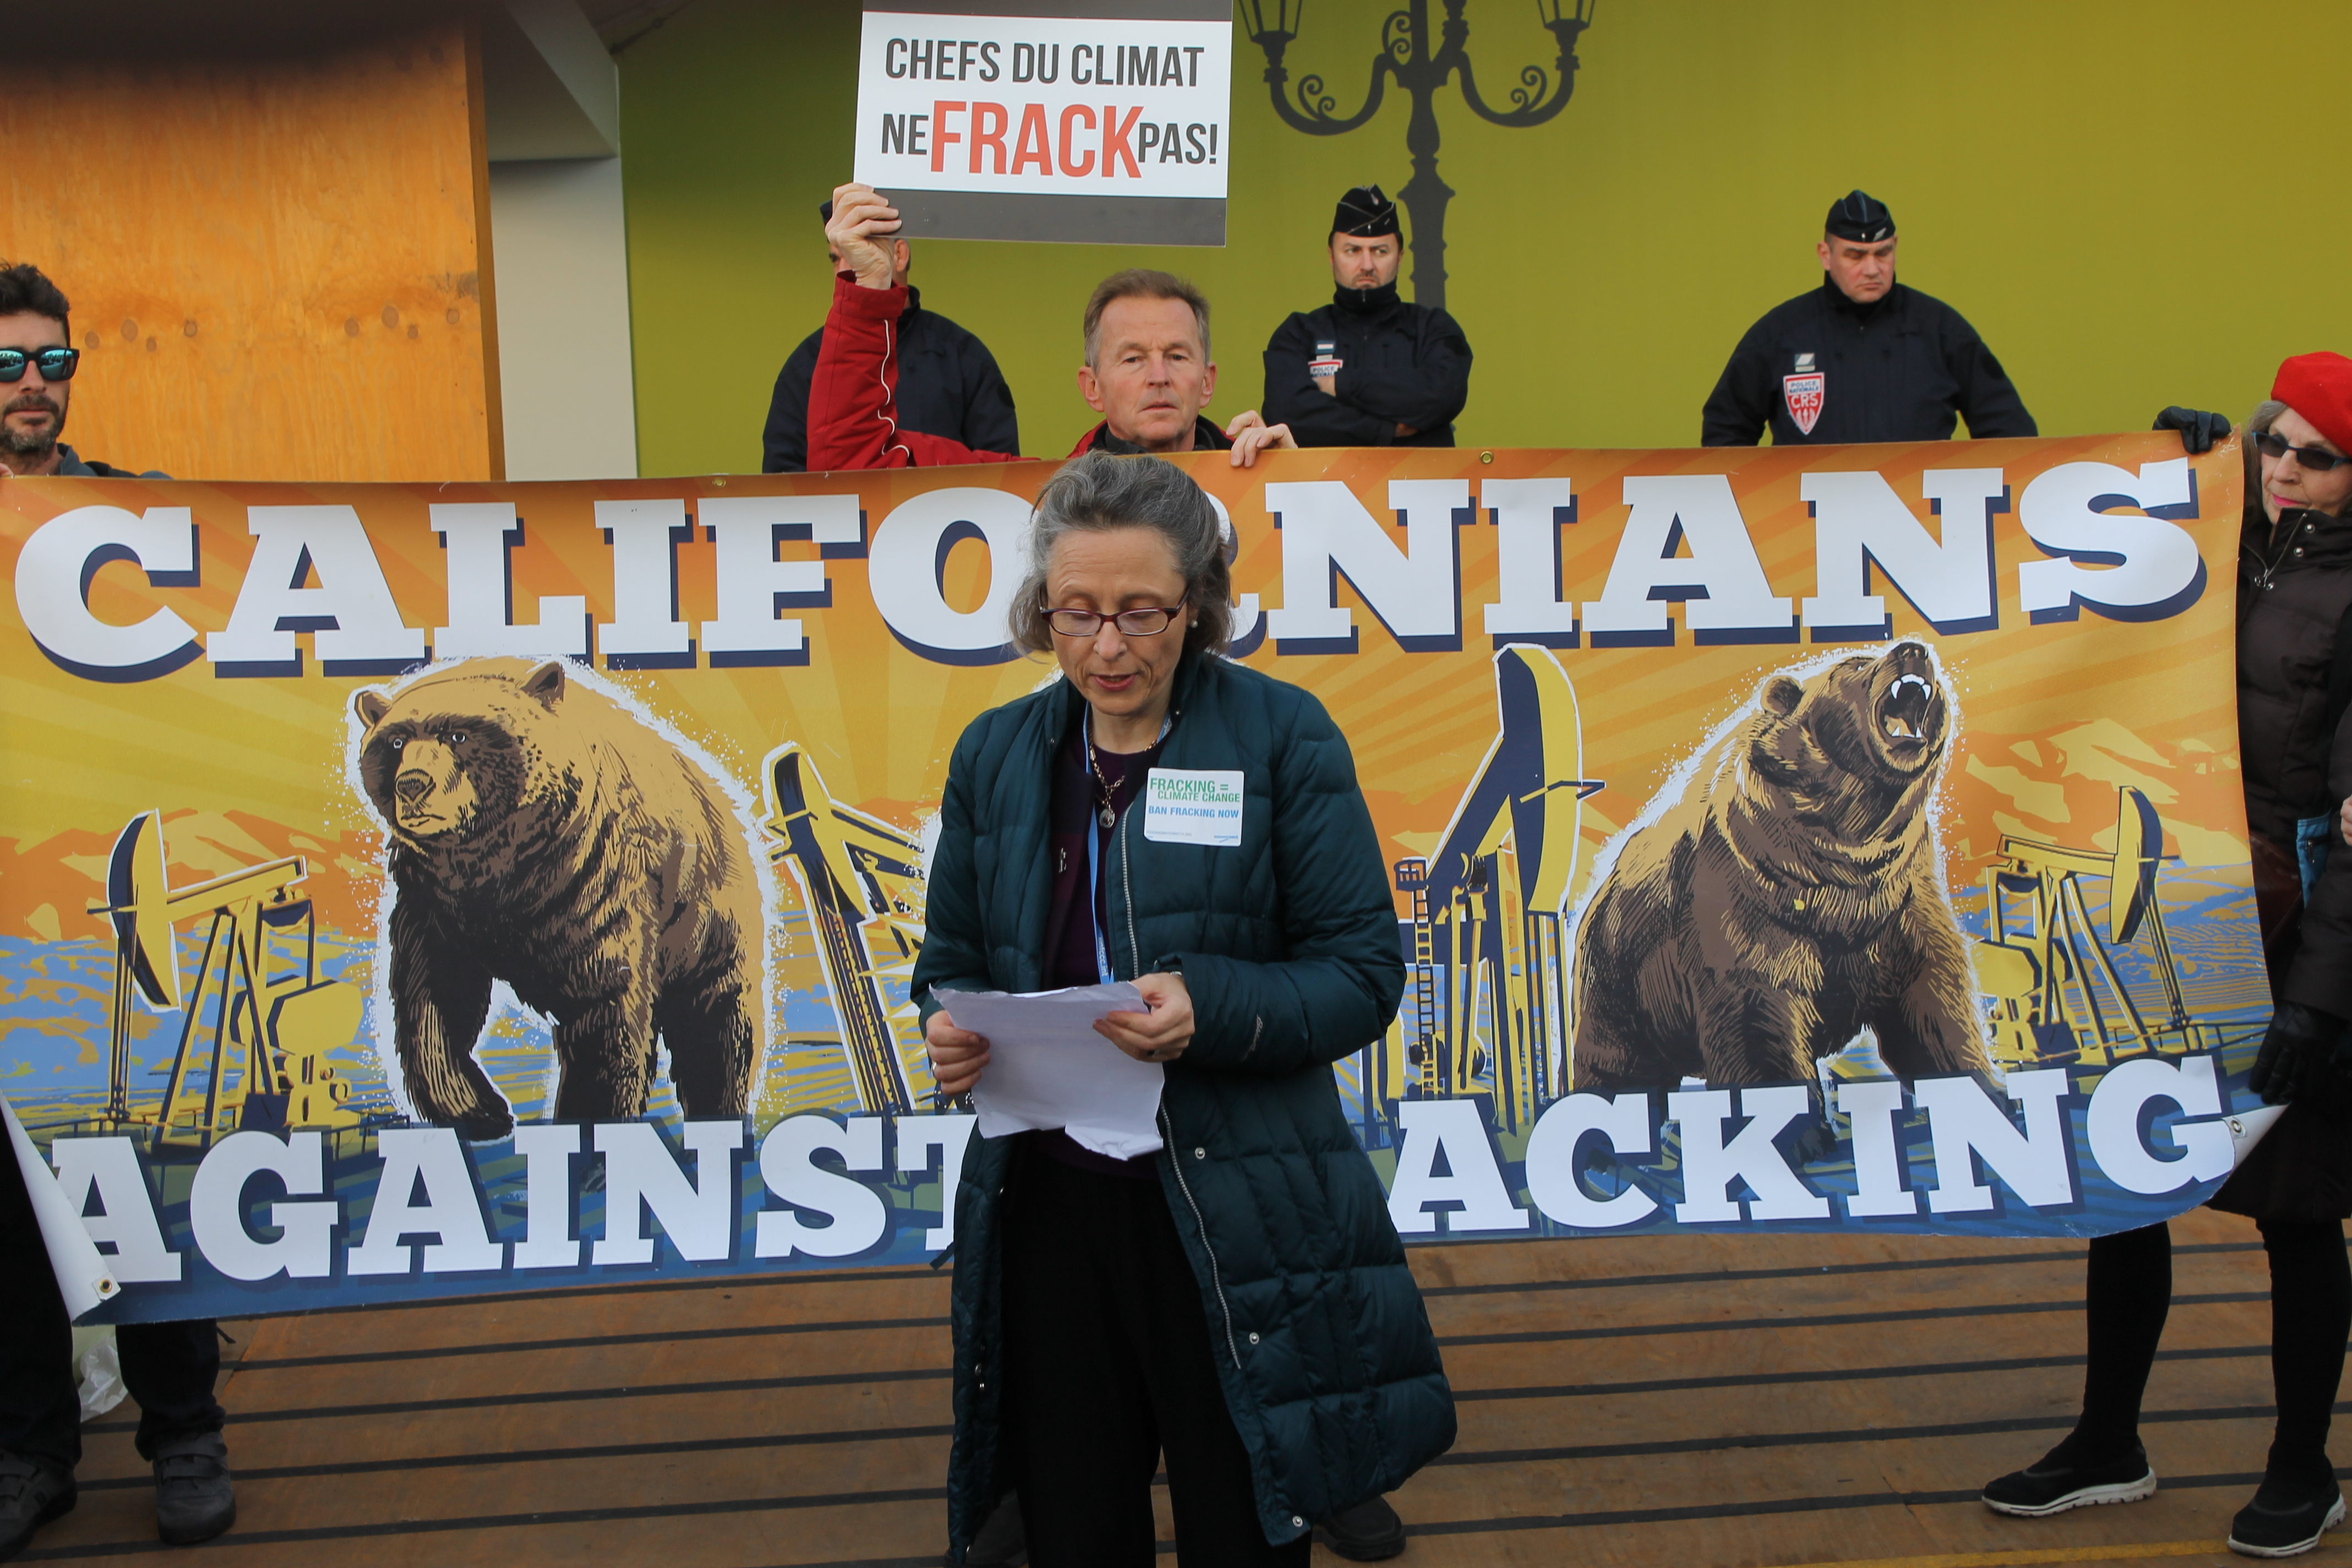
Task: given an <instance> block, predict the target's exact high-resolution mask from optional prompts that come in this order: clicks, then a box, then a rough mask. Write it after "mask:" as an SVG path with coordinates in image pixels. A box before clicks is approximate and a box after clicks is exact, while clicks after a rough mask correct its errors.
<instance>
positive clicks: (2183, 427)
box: [2148, 405, 2230, 455]
mask: <svg viewBox="0 0 2352 1568" xmlns="http://www.w3.org/2000/svg"><path fill="white" fill-rule="evenodd" d="M2148 428H2149V429H2151V430H2178V431H2179V432H2180V444H2181V445H2182V446H2183V447H2187V448H2189V452H2190V454H2191V455H2194V454H2196V453H2199V452H2210V451H2211V450H2212V449H2213V444H2214V443H2215V442H2216V441H2226V440H2228V439H2229V438H2230V422H2229V421H2228V420H2227V419H2224V418H2222V417H2221V416H2220V415H2218V414H2208V413H2206V412H2205V411H2204V410H2203V409H2201V408H2182V407H2179V405H2175V406H2173V407H2170V408H2168V409H2166V410H2165V411H2164V412H2163V413H2161V414H2159V415H2158V416H2156V423H2155V424H2153V425H2151V426H2148Z"/></svg>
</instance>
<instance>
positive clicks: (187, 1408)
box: [0, 1138, 227, 1469]
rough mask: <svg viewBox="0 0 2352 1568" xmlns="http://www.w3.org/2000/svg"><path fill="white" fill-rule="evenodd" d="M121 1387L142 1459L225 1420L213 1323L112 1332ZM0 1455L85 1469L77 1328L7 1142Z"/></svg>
mask: <svg viewBox="0 0 2352 1568" xmlns="http://www.w3.org/2000/svg"><path fill="white" fill-rule="evenodd" d="M114 1339H115V1345H116V1348H117V1350H118V1351H119V1352H120V1353H121V1357H122V1383H123V1386H124V1387H126V1388H128V1389H130V1391H131V1398H133V1399H135V1400H137V1401H138V1402H139V1452H140V1453H141V1454H142V1456H144V1457H145V1458H154V1449H155V1445H156V1444H158V1443H160V1442H162V1441H163V1440H165V1439H166V1438H171V1437H179V1436H188V1435H190V1434H193V1433H197V1432H217V1431H219V1430H220V1429H221V1426H222V1425H223V1424H224V1423H225V1422H226V1420H227V1414H226V1412H225V1411H223V1410H222V1409H221V1407H220V1402H219V1401H217V1400H215V1398H214V1397H213V1382H214V1379H215V1378H216V1377H217V1376H218V1375H219V1373H220V1336H219V1334H218V1333H217V1332H216V1331H215V1329H214V1327H213V1321H212V1320H211V1319H210V1318H204V1319H195V1320H191V1321H185V1322H178V1323H125V1324H123V1325H122V1326H121V1328H119V1329H117V1330H116V1331H115V1332H114ZM0 1451H5V1452H8V1453H12V1454H22V1455H25V1456H26V1457H27V1458H38V1459H45V1460H47V1462H49V1463H50V1464H53V1465H58V1466H61V1467H63V1468H66V1469H71V1468H74V1466H76V1465H77V1464H79V1463H80V1462H81V1396H80V1394H79V1392H78V1388H77V1382H76V1378H75V1375H74V1364H73V1321H72V1320H71V1319H69V1318H68V1317H67V1316H66V1304H65V1300H64V1298H62V1297H60V1296H59V1295H58V1277H57V1274H56V1271H55V1270H54V1269H52V1268H50V1267H49V1254H48V1249H47V1247H44V1246H43V1245H42V1243H41V1227H40V1224H39V1222H38V1221H37V1220H36V1219H35V1218H34V1217H33V1205H32V1201H31V1199H29V1198H28V1197H27V1196H26V1193H25V1173H23V1172H22V1171H20V1170H18V1169H17V1168H16V1152H15V1150H14V1148H13V1147H12V1146H11V1145H10V1144H9V1142H7V1140H5V1138H0Z"/></svg>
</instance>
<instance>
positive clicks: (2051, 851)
mask: <svg viewBox="0 0 2352 1568" xmlns="http://www.w3.org/2000/svg"><path fill="white" fill-rule="evenodd" d="M2163 858H2164V822H2163V820H2162V818H2160V817H2158V816H2157V813H2156V808H2155V807H2154V806H2153V805H2149V804H2148V800H2147V796H2146V795H2142V794H2141V793H2140V792H2139V791H2137V790H2136V789H2133V788H2131V787H2130V786H2128V785H2126V786H2123V787H2121V788H2119V789H2118V790H2117V791H2116V847H2115V848H2114V850H2113V851H2111V852H2110V851H2103V850H2097V849H2075V848H2069V847H2065V846H2063V845H2058V844H2044V843H2042V842H2040V841H2038V840H2035V839H2031V838H2022V837H2016V836H2013V835H2005V836H2003V837H2002V838H2001V841H2000V850H1999V852H1998V855H1997V858H1996V860H1995V863H1994V864H1992V865H1991V866H1989V867H1988V868H1986V870H1985V874H1984V887H1985V922H1986V929H1987V932H1988V935H1987V936H1986V938H1985V939H1984V940H1982V941H1979V942H1978V943H1977V944H1976V953H1975V957H1976V970H1977V984H1978V985H1979V988H1980V989H1981V990H1982V991H1983V992H1984V994H1985V995H1986V996H1988V997H1989V998H1990V1000H1991V1004H1992V1054H1993V1059H1994V1060H1995V1061H1996V1062H1998V1063H1999V1064H2000V1065H2001V1066H2002V1067H2032V1066H2052V1065H2061V1064H2067V1063H2074V1062H2080V1063H2082V1064H2084V1065H2085V1066H2091V1067H2099V1066H2105V1065H2106V1064H2107V1063H2109V1062H2111V1061H2114V1060H2116V1059H2117V1058H2121V1057H2126V1056H2133V1055H2138V1054H2141V1053H2144V1052H2147V1051H2158V1050H2160V1051H2165V1052H2168V1053H2171V1052H2179V1051H2185V1050H2214V1049H2218V1048H2220V1047H2221V1044H2222V1039H2221V1029H2220V1027H2219V1026H2216V1025H2212V1024H2204V1023H2199V1022H2197V1021H2196V1020H2195V1019H2193V1018H2191V1017H2190V1016H2189V1007H2188V1004H2187V1002H2186V1000H2185V999H2184V998H2183V996H2182V995H2181V991H2180V977H2179V973H2178V972H2177V970H2176V967H2175V965H2174V963H2173V957H2172V940H2171V938H2170V936H2169V935H2168V933H2167V932H2166V931H2165V927H2164V910H2163V908H2162V906H2161V904H2160V903H2159V902H2158V898H2157V888H2156V876H2157V869H2158V867H2159V866H2160V865H2161V864H2162V863H2163ZM2085 877H2092V878H2098V879H2103V880H2105V882H2106V884H2107V910H2106V919H2105V921H2104V922H2101V921H2094V920H2093V919H2092V918H2091V911H2090V907H2089V905H2088V904H2087V903H2086V902H2085V901H2084V897H2083V884H2082V879H2084V878H2085ZM2020 905H2021V906H2022V907H2021V908H2017V907H2016V906H2020ZM2013 912H2014V913H2015V914H2016V915H2017V916H2019V917H2021V918H2019V919H2018V920H2016V921H2015V922H2014V929H2012V913H2013ZM2142 931H2146V932H2147V934H2148V936H2149V938H2150V941H2151V942H2152V943H2153V946H2154V949H2155V952H2154V963H2153V964H2152V965H2151V967H2153V968H2154V969H2155V970H2156V972H2157V973H2158V976H2159V977H2160V978H2161V980H2162V983H2163V986H2164V1013H2163V1016H2162V1017H2161V1018H2160V1019H2159V1020H2158V1021H2155V1022H2151V1021H2150V1020H2149V1017H2148V1016H2147V1014H2146V1013H2144V1012H2143V1011H2142V1010H2141V1007H2140V1004H2139V1002H2138V1001H2137V999H2136V998H2134V996H2133V995H2132V994H2131V989H2130V987H2128V986H2127V985H2126V984H2124V979H2123V976H2122V975H2121V974H2119V973H2117V972H2116V963H2115V959H2114V958H2113V956H2112V955H2111V953H2110V951H2109V950H2110V948H2113V947H2123V946H2126V945H2127V944H2129V943H2130V942H2133V941H2134V939H2136V938H2137V936H2138V935H2139V934H2140V933H2141V932H2142ZM2102 993H2104V994H2105V1002H2102V1000H2101V996H2102Z"/></svg>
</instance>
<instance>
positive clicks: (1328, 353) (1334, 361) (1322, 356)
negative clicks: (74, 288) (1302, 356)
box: [1307, 341, 1348, 376]
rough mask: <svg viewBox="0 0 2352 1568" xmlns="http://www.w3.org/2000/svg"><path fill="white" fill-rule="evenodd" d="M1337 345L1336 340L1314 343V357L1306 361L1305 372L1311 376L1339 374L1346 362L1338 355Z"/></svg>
mask: <svg viewBox="0 0 2352 1568" xmlns="http://www.w3.org/2000/svg"><path fill="white" fill-rule="evenodd" d="M1338 351H1339V344H1338V343H1336V342H1328V341H1318V342H1317V343H1316V345H1315V357H1314V358H1313V359H1311V360H1308V361H1307V374H1309V375H1313V376H1325V375H1337V374H1339V372H1340V370H1341V369H1342V368H1343V367H1344V366H1345V365H1346V364H1347V363H1348V362H1347V361H1345V360H1343V359H1341V358H1340V357H1339V352H1338Z"/></svg>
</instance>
